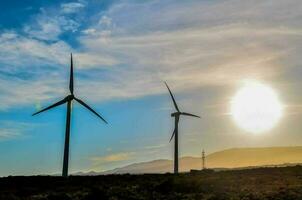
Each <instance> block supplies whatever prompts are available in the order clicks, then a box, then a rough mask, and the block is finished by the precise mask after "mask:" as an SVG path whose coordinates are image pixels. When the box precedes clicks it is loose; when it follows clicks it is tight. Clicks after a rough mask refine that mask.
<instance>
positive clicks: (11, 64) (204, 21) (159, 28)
mask: <svg viewBox="0 0 302 200" xmlns="http://www.w3.org/2000/svg"><path fill="white" fill-rule="evenodd" d="M250 5H253V6H250ZM297 5H299V2H298V1H297V0H291V1H287V2H286V3H285V2H284V1H281V0H277V1H274V3H273V4H269V3H267V2H264V1H258V0H257V1H256V2H253V3H251V2H242V1H239V0H228V1H217V2H215V3H209V2H207V1H190V2H182V1H176V2H174V3H171V1H167V2H162V1H150V2H149V1H148V2H145V3H136V2H133V1H123V2H120V3H116V4H114V5H112V6H111V7H110V8H109V9H108V10H106V11H102V12H101V14H100V13H95V15H96V18H97V20H95V21H94V22H92V23H90V24H88V25H86V26H85V27H83V28H82V29H81V23H80V21H79V20H77V18H73V17H70V16H69V15H68V14H70V13H71V12H74V11H75V10H77V9H83V8H84V7H86V6H89V2H87V4H86V3H83V2H82V1H79V2H72V3H67V4H62V5H61V7H60V8H61V9H63V10H64V9H65V11H57V12H55V11H54V9H52V10H51V11H48V10H47V9H46V10H42V11H41V13H40V14H39V15H37V17H36V18H35V19H34V20H33V21H32V22H31V23H29V24H25V26H24V27H25V29H24V30H25V32H26V33H27V35H26V34H25V35H24V34H22V33H19V32H16V31H5V32H2V33H1V36H0V42H1V45H2V47H1V50H0V56H1V58H0V64H1V65H2V66H3V67H2V66H1V69H2V71H13V73H18V72H20V71H22V72H26V73H30V74H31V75H32V76H33V77H32V80H31V81H30V82H28V81H26V80H22V81H15V80H13V82H16V83H21V82H22V83H24V84H25V85H27V86H28V87H25V86H24V85H22V84H15V83H11V82H10V80H9V79H7V80H2V82H3V83H4V84H6V85H7V84H13V85H14V87H16V90H15V91H16V92H8V91H6V89H5V88H7V87H5V86H3V88H2V89H1V91H5V93H6V94H7V95H6V97H1V98H3V99H4V100H5V101H3V103H2V107H3V106H4V105H6V107H10V106H12V105H14V101H12V99H16V97H19V96H21V95H22V94H23V91H24V93H26V92H25V91H26V90H28V91H27V93H29V90H32V88H35V91H36V92H35V93H36V94H37V95H35V96H33V98H37V99H38V100H42V99H47V98H54V97H55V95H54V94H53V93H52V92H51V91H49V90H58V91H60V92H64V91H62V89H60V88H62V85H60V84H63V83H64V78H65V77H63V76H59V75H58V74H60V73H59V70H62V66H66V65H68V64H69V63H68V62H69V61H68V59H69V58H68V54H69V52H71V51H73V52H75V65H76V68H77V69H81V71H78V72H77V73H85V78H83V77H82V78H81V80H80V81H78V83H79V87H78V91H79V93H80V94H81V95H82V96H89V97H90V99H91V98H92V100H93V101H96V102H101V101H107V100H111V99H117V98H119V99H123V98H138V97H143V96H146V95H157V94H161V93H163V92H165V88H164V87H162V85H161V84H159V83H160V82H161V81H162V80H167V81H169V83H171V84H172V85H174V88H176V89H175V90H176V92H177V90H178V91H187V90H195V89H196V88H200V87H204V86H214V87H221V86H226V85H230V86H234V85H236V83H237V82H238V81H239V80H241V79H250V78H252V79H264V80H273V79H276V78H277V77H280V74H281V73H284V71H286V70H289V69H291V68H295V66H299V65H300V64H301V61H300V59H299V57H298V56H297V57H293V56H289V57H288V58H286V56H288V55H289V54H290V53H291V52H293V50H294V52H300V51H301V49H302V46H301V45H300V43H299V42H297V38H298V37H300V36H301V29H300V28H299V27H300V26H298V24H299V23H300V21H299V20H298V19H299V17H298V16H299V15H300V13H301V12H300V11H301V7H300V6H297ZM155 8H157V9H155ZM188 10H190V12H188ZM286 10H291V12H290V14H288V12H286ZM49 13H50V14H49ZM286 13H287V14H286ZM259 19H261V20H259ZM155 21H156V23H154V22H155ZM68 32H78V34H76V35H74V37H75V38H74V40H75V41H77V43H78V46H77V47H76V48H75V47H73V46H72V45H71V44H69V43H68V42H67V41H65V40H63V39H61V38H60V36H61V35H62V34H64V33H68ZM49 41H52V42H49ZM45 66H55V67H54V68H53V71H52V73H47V77H45V76H43V74H44V73H45V72H46V67H45ZM284 66H286V69H285V67H284ZM100 69H106V71H105V72H104V71H103V70H100ZM90 70H93V73H88V72H90ZM47 72H49V71H47ZM86 72H87V73H86ZM41 76H42V77H43V80H42V79H40V78H38V77H41ZM54 79H55V80H57V81H56V83H54V81H53V80H54ZM33 80H34V81H35V82H36V83H38V84H36V83H34V84H32V83H33ZM58 83H59V84H58ZM38 85H39V86H38ZM137 85H140V87H137ZM47 88H48V89H47ZM50 88H51V89H50ZM92 91H93V93H92ZM96 91H99V92H96ZM40 96H42V97H43V98H42V99H41V98H39V97H40ZM31 100H32V99H31ZM30 102H31V101H29V98H27V99H26V100H24V101H23V104H28V103H30ZM0 106H1V105H0Z"/></svg>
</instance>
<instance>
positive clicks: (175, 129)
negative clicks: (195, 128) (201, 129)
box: [165, 82, 200, 174]
mask: <svg viewBox="0 0 302 200" xmlns="http://www.w3.org/2000/svg"><path fill="white" fill-rule="evenodd" d="M165 84H166V86H167V88H168V90H169V93H170V95H171V98H172V101H173V104H174V107H175V109H176V112H174V113H171V117H174V120H175V122H174V131H173V134H172V136H171V139H170V141H169V142H171V140H172V139H173V137H174V174H178V159H179V157H178V123H179V118H180V116H181V115H185V116H191V117H198V118H200V117H199V116H197V115H193V114H191V113H186V112H180V110H179V108H178V106H177V104H176V101H175V99H174V96H173V94H172V92H171V90H170V88H169V86H168V84H167V83H166V82H165Z"/></svg>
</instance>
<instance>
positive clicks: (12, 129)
mask: <svg viewBox="0 0 302 200" xmlns="http://www.w3.org/2000/svg"><path fill="white" fill-rule="evenodd" d="M0 127H1V128H0V141H6V140H13V139H20V138H23V137H26V136H25V135H24V133H26V132H27V131H29V130H31V129H32V128H33V124H29V123H24V122H15V121H1V122H0Z"/></svg>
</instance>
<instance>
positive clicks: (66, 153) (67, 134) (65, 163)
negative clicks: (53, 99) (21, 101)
mask: <svg viewBox="0 0 302 200" xmlns="http://www.w3.org/2000/svg"><path fill="white" fill-rule="evenodd" d="M70 56H71V57H70V80H69V91H70V94H69V95H67V96H66V97H65V98H64V99H62V100H61V101H58V102H57V103H54V104H53V105H51V106H48V107H46V108H44V109H42V110H40V111H38V112H36V113H34V114H33V116H34V115H36V114H39V113H41V112H44V111H46V110H49V109H52V108H54V107H56V106H59V105H62V104H64V103H67V115H66V132H65V146H64V158H63V170H62V176H64V177H67V176H68V159H69V138H70V118H71V103H72V101H73V100H75V101H77V102H78V103H80V104H81V105H82V106H84V107H85V108H87V109H88V110H89V111H91V112H92V113H93V114H95V115H96V116H98V117H99V118H101V119H102V120H103V121H104V122H105V123H106V124H107V121H106V120H105V119H104V118H103V117H102V116H101V115H99V114H98V113H97V112H95V111H94V110H93V109H92V108H91V107H90V106H88V105H87V104H86V103H85V102H84V101H82V100H81V99H78V98H76V97H75V96H74V94H73V61H72V54H71V55H70Z"/></svg>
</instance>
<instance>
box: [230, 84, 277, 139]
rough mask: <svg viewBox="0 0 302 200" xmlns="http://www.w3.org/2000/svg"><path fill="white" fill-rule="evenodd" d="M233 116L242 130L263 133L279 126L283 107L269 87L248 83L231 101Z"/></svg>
mask: <svg viewBox="0 0 302 200" xmlns="http://www.w3.org/2000/svg"><path fill="white" fill-rule="evenodd" d="M231 114H232V116H233V118H234V120H235V122H236V124H237V125H238V126H239V127H240V128H242V129H244V130H246V131H248V132H251V133H262V132H265V131H268V130H270V129H271V128H273V127H274V126H275V125H276V124H277V122H278V121H279V119H280V118H281V116H282V105H281V103H280V101H279V99H278V96H277V95H276V93H275V92H274V90H273V89H271V88H270V87H269V86H267V85H264V84H262V83H259V82H257V81H247V82H246V83H245V85H244V86H243V87H242V88H241V89H240V90H239V91H238V92H237V93H236V94H235V96H234V97H233V99H232V101H231Z"/></svg>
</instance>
